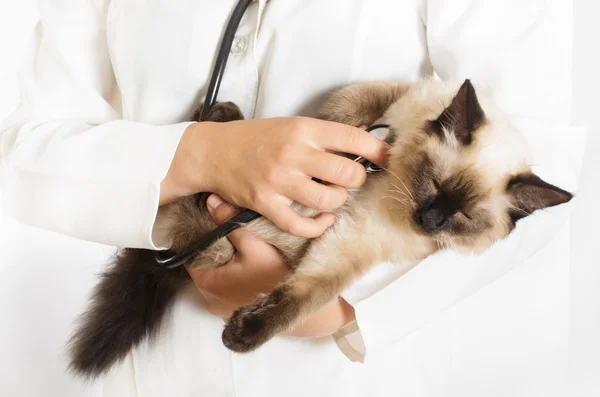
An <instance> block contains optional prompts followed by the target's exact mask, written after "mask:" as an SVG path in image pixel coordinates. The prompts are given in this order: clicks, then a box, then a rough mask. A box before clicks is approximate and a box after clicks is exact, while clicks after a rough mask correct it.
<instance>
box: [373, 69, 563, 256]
mask: <svg viewBox="0 0 600 397" xmlns="http://www.w3.org/2000/svg"><path fill="white" fill-rule="evenodd" d="M484 102H485V100H483V101H480V99H479V98H478V96H477V94H476V93H475V89H474V87H473V85H472V84H471V82H470V81H469V80H467V81H465V82H464V83H463V84H462V85H461V86H460V88H458V90H457V89H456V87H455V86H454V87H453V86H448V85H445V84H443V83H440V82H436V81H433V80H432V81H426V82H423V83H421V84H418V85H415V86H412V87H411V88H410V89H409V90H408V92H407V93H406V94H405V95H404V96H402V97H401V99H400V100H399V101H398V102H396V103H395V104H393V105H392V106H391V107H390V108H389V109H388V111H387V112H386V114H385V115H384V117H383V118H382V121H383V122H385V123H387V124H389V125H390V126H391V127H392V128H393V129H394V130H395V131H396V133H397V137H396V141H395V143H394V144H393V146H392V149H391V152H390V160H389V164H388V170H389V173H388V175H387V176H386V178H387V179H386V181H387V190H386V192H387V194H388V195H390V197H391V198H394V200H392V201H391V206H392V207H391V208H390V212H391V213H395V214H396V216H397V215H401V218H402V219H403V221H404V222H407V223H408V224H409V226H410V227H411V228H413V230H414V231H415V232H417V233H419V234H422V235H425V236H428V237H430V238H431V239H432V240H433V241H434V242H435V243H436V244H437V246H439V247H457V248H466V249H469V250H474V251H481V250H483V249H485V248H487V247H489V246H490V245H491V244H492V243H493V242H494V241H496V240H498V239H501V238H503V237H505V236H506V235H508V234H509V233H510V232H511V231H512V230H513V229H514V227H515V224H516V222H517V221H518V220H519V219H522V218H523V217H525V216H527V215H529V214H531V213H533V212H534V211H536V210H538V209H542V208H546V207H550V206H554V205H558V204H562V203H565V202H567V201H569V200H570V199H571V198H572V197H573V196H572V195H571V194H570V193H569V192H566V191H564V190H562V189H560V188H558V187H555V186H553V185H550V184H548V183H546V182H544V181H543V180H542V179H540V178H539V177H538V176H536V175H535V174H534V173H533V172H532V171H531V168H530V166H529V153H528V148H527V145H526V143H525V141H524V139H523V137H522V136H521V135H520V133H519V132H518V131H517V130H516V129H515V128H514V127H513V126H511V125H510V123H509V122H508V121H507V118H506V117H505V116H504V115H502V113H501V112H500V111H499V110H498V109H496V108H495V107H494V106H493V104H491V103H487V102H485V103H484Z"/></svg>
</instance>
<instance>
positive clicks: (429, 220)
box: [417, 205, 450, 233]
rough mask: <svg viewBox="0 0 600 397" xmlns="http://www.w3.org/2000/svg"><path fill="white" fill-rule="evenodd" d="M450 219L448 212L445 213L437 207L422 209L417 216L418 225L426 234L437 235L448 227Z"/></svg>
mask: <svg viewBox="0 0 600 397" xmlns="http://www.w3.org/2000/svg"><path fill="white" fill-rule="evenodd" d="M448 219H450V216H449V214H448V213H447V211H444V210H442V209H440V208H438V207H436V206H433V205H432V206H429V207H427V208H424V209H422V210H421V211H419V212H418V214H417V224H418V225H419V226H420V227H421V228H422V229H423V231H424V232H426V233H435V232H438V231H440V230H441V229H443V228H444V226H446V223H448Z"/></svg>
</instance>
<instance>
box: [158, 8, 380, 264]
mask: <svg viewBox="0 0 600 397" xmlns="http://www.w3.org/2000/svg"><path fill="white" fill-rule="evenodd" d="M252 1H253V0H240V1H238V3H237V5H236V6H235V8H234V9H233V12H232V14H231V17H230V18H229V22H228V23H227V27H226V29H225V33H224V34H223V38H222V39H221V44H220V46H219V53H218V54H217V59H216V61H215V66H214V68H213V72H212V75H211V78H210V83H209V85H208V90H207V92H206V97H205V99H204V106H203V108H202V112H201V114H200V118H199V119H200V121H202V120H205V118H206V116H207V114H208V112H209V111H210V109H211V108H212V107H213V106H214V104H215V103H216V101H217V95H218V93H219V87H220V86H221V80H222V79H223V74H224V73H225V66H226V65H227V59H228V58H229V53H230V51H231V45H232V43H233V39H234V37H235V33H236V31H237V29H238V26H239V25H240V22H241V20H242V18H243V16H244V14H245V12H246V10H247V9H248V6H249V5H250V3H252ZM377 128H389V126H388V125H373V126H371V127H370V128H369V129H368V130H367V131H373V130H375V129H377ZM388 138H389V136H388ZM354 161H358V162H360V163H361V164H363V165H364V166H365V167H366V168H367V170H368V171H369V172H374V171H380V170H381V169H379V168H378V167H376V166H375V165H373V164H371V163H370V162H368V161H366V159H362V158H360V157H355V158H354ZM260 216H262V215H261V214H259V213H258V212H255V211H252V210H250V209H244V210H243V211H242V212H240V213H239V214H238V215H236V216H234V217H233V218H231V219H229V220H228V221H226V222H225V223H223V224H221V225H219V226H218V227H217V228H215V229H214V230H212V231H210V232H209V233H207V234H205V235H204V236H202V238H201V239H200V240H198V241H197V242H195V243H193V244H191V245H190V246H188V247H187V248H186V249H185V250H183V251H182V252H180V253H175V252H173V251H171V250H162V251H156V254H155V260H156V262H157V264H158V265H159V266H161V267H163V268H166V269H174V268H176V267H179V266H182V265H184V264H185V263H187V262H188V261H190V260H191V259H193V258H194V256H196V255H197V254H198V253H199V252H201V251H202V250H204V249H206V248H208V247H209V246H211V245H212V244H213V243H214V242H216V241H217V240H219V239H221V238H223V237H225V236H227V235H228V234H229V233H231V232H233V231H234V230H236V229H238V228H240V227H241V226H244V225H245V224H247V223H249V222H251V221H253V220H254V219H256V218H259V217H260Z"/></svg>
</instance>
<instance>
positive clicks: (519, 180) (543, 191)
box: [507, 173, 573, 223]
mask: <svg viewBox="0 0 600 397" xmlns="http://www.w3.org/2000/svg"><path fill="white" fill-rule="evenodd" d="M507 194H508V195H509V197H510V202H511V204H512V205H513V206H514V207H513V208H512V209H511V210H510V217H511V219H512V221H513V223H514V222H516V221H518V220H519V219H521V218H524V217H526V216H528V215H531V214H532V213H533V212H534V211H536V210H540V209H544V208H548V207H553V206H555V205H559V204H563V203H566V202H568V201H570V200H571V199H572V198H573V195H572V194H571V193H569V192H567V191H565V190H562V189H561V188H558V187H556V186H554V185H551V184H549V183H547V182H545V181H544V180H542V179H541V178H540V177H539V176H537V175H535V174H533V173H524V174H520V175H517V176H515V177H513V178H512V179H511V180H510V182H509V183H508V187H507Z"/></svg>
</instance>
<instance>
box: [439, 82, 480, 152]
mask: <svg viewBox="0 0 600 397" xmlns="http://www.w3.org/2000/svg"><path fill="white" fill-rule="evenodd" d="M484 120H485V113H484V112H483V109H482V108H481V105H480V104H479V100H478V99H477V94H476V93H475V87H473V84H471V80H469V79H467V80H465V82H464V83H463V85H462V86H461V87H460V89H459V90H458V93H457V94H456V95H455V96H454V98H453V99H452V103H451V104H450V106H448V107H447V108H446V109H444V111H443V112H442V114H441V115H440V116H439V117H438V118H437V120H435V121H434V122H433V127H434V129H435V130H436V132H437V133H438V134H439V135H440V136H443V130H442V129H443V128H446V129H447V130H449V131H453V132H454V135H455V136H456V139H458V141H459V142H461V143H462V144H464V145H468V144H469V143H471V140H472V133H473V131H475V130H476V129H477V128H478V127H479V126H480V125H481V124H482V123H483V121H484Z"/></svg>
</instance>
